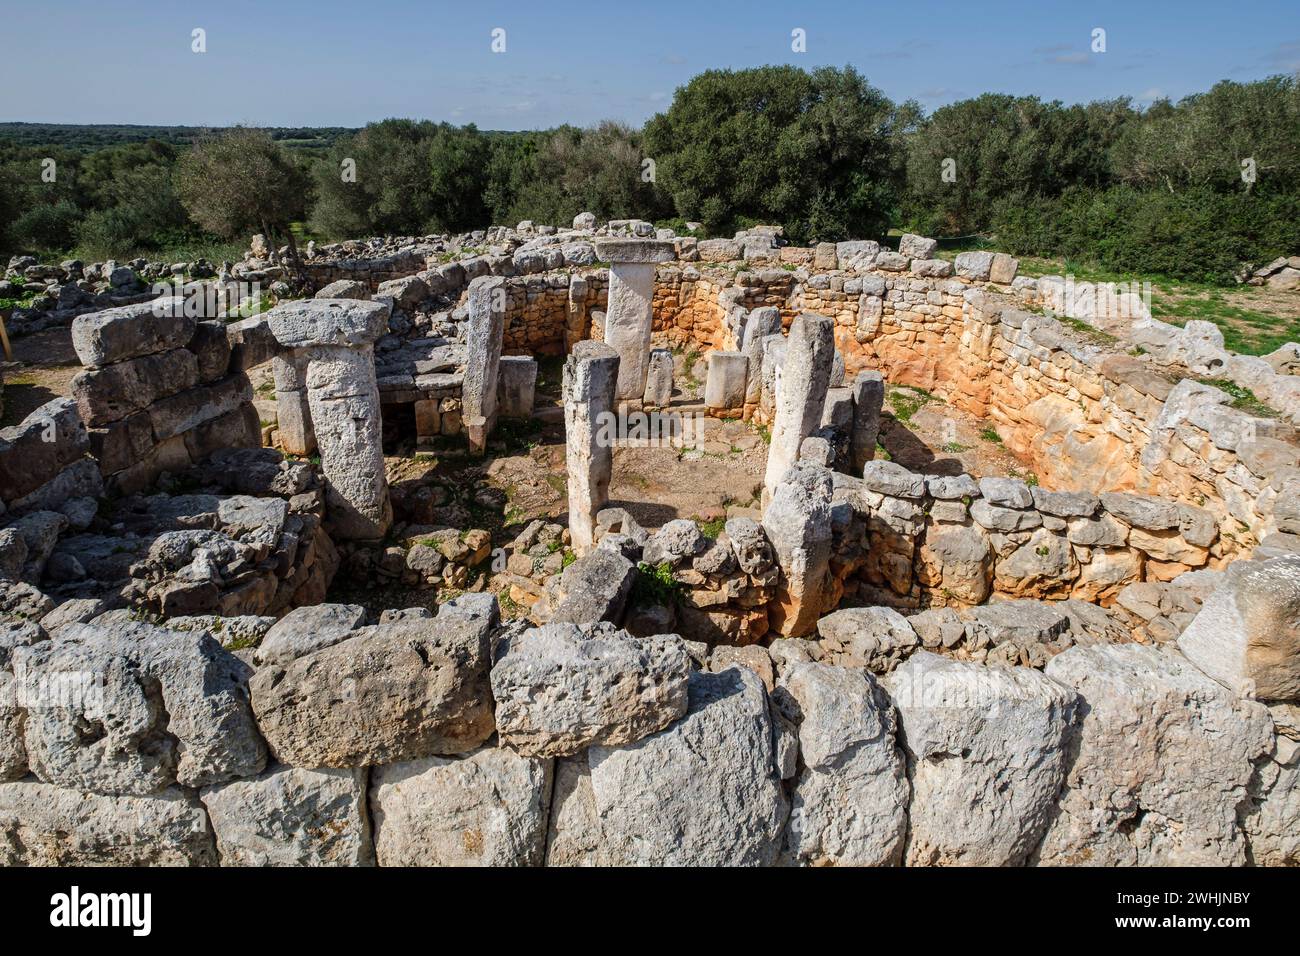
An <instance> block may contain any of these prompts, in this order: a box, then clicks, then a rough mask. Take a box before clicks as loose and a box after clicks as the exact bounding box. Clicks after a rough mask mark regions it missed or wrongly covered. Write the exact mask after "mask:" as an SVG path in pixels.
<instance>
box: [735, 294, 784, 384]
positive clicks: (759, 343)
mask: <svg viewBox="0 0 1300 956" xmlns="http://www.w3.org/2000/svg"><path fill="white" fill-rule="evenodd" d="M780 334H781V310H780V309H777V308H775V307H774V306H770V305H769V306H764V307H763V308H761V309H754V310H753V311H752V312H750V313H749V320H748V321H747V322H746V323H745V338H744V341H743V342H741V345H740V350H741V351H742V352H744V353H745V358H746V359H748V360H749V378H748V379H746V381H745V404H746V405H755V406H756V405H758V403H759V401H760V400H761V399H762V397H763V345H764V343H765V342H766V341H767V338H768V336H772V335H780Z"/></svg>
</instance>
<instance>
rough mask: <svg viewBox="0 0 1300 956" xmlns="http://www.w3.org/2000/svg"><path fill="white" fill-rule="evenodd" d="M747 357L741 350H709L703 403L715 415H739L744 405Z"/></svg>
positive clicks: (747, 366) (747, 371)
mask: <svg viewBox="0 0 1300 956" xmlns="http://www.w3.org/2000/svg"><path fill="white" fill-rule="evenodd" d="M748 374H749V359H747V358H745V355H744V353H742V352H710V353H709V373H708V377H707V378H706V379H705V381H704V404H705V407H707V408H708V410H709V414H711V415H715V416H717V417H720V418H721V417H726V416H728V415H739V414H740V413H741V412H743V411H744V407H745V381H746V378H747V376H748Z"/></svg>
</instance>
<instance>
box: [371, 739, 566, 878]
mask: <svg viewBox="0 0 1300 956" xmlns="http://www.w3.org/2000/svg"><path fill="white" fill-rule="evenodd" d="M551 775H552V761H550V760H540V759H536V758H532V757H521V756H519V755H517V754H515V753H512V752H511V751H509V750H502V749H499V748H495V747H491V748H484V749H482V750H478V751H475V752H474V753H472V754H469V755H468V756H465V757H461V758H459V759H453V758H446V757H424V758H421V759H419V760H411V761H407V762H404V763H394V764H388V765H387V766H383V767H376V768H375V769H374V772H373V779H372V781H371V787H370V812H371V816H372V817H373V819H374V827H375V853H376V856H377V858H378V861H379V865H380V866H540V865H541V864H542V861H543V855H544V853H545V850H546V820H547V815H548V811H549V808H550V794H551Z"/></svg>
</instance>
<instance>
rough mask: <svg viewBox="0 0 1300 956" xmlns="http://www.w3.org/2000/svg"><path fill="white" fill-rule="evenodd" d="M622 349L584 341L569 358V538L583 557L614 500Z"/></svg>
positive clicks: (566, 424) (566, 450)
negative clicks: (612, 423) (613, 425)
mask: <svg viewBox="0 0 1300 956" xmlns="http://www.w3.org/2000/svg"><path fill="white" fill-rule="evenodd" d="M619 362H620V359H619V355H618V352H616V351H614V349H613V348H612V347H611V346H608V345H604V344H602V343H600V342H592V341H590V340H588V341H584V342H579V343H578V344H577V345H575V346H574V347H573V351H572V352H570V353H569V358H568V360H567V361H566V362H565V363H564V442H565V448H564V463H565V468H566V469H567V472H568V486H569V541H570V544H571V545H572V547H573V550H574V552H575V553H577V554H578V556H579V557H581V556H582V555H584V554H586V553H587V552H588V551H590V550H591V548H592V546H593V543H594V542H593V540H592V539H593V536H594V531H595V526H596V513H597V512H598V511H600V509H601V508H603V507H605V504H606V503H607V502H608V501H609V480H610V477H611V476H612V475H613V472H614V443H613V441H612V432H611V431H610V430H609V429H608V428H605V429H602V428H601V425H602V423H604V422H607V421H609V420H610V419H612V417H613V415H614V414H615V412H614V403H615V383H616V382H617V381H618V367H619Z"/></svg>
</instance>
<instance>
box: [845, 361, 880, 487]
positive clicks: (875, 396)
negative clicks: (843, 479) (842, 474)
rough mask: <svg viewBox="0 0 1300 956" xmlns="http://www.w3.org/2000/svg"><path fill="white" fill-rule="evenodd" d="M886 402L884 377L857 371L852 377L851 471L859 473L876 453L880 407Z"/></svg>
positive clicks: (870, 372)
mask: <svg viewBox="0 0 1300 956" xmlns="http://www.w3.org/2000/svg"><path fill="white" fill-rule="evenodd" d="M884 403H885V380H884V378H883V377H881V374H880V373H879V372H874V371H869V370H868V371H863V372H859V373H858V375H857V378H855V379H854V380H853V435H852V452H853V474H854V475H855V476H860V475H861V474H862V469H863V467H864V466H865V465H866V463H867V462H869V461H871V460H872V459H874V458H875V457H876V440H877V439H878V438H879V437H880V408H881V406H882V405H884Z"/></svg>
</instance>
